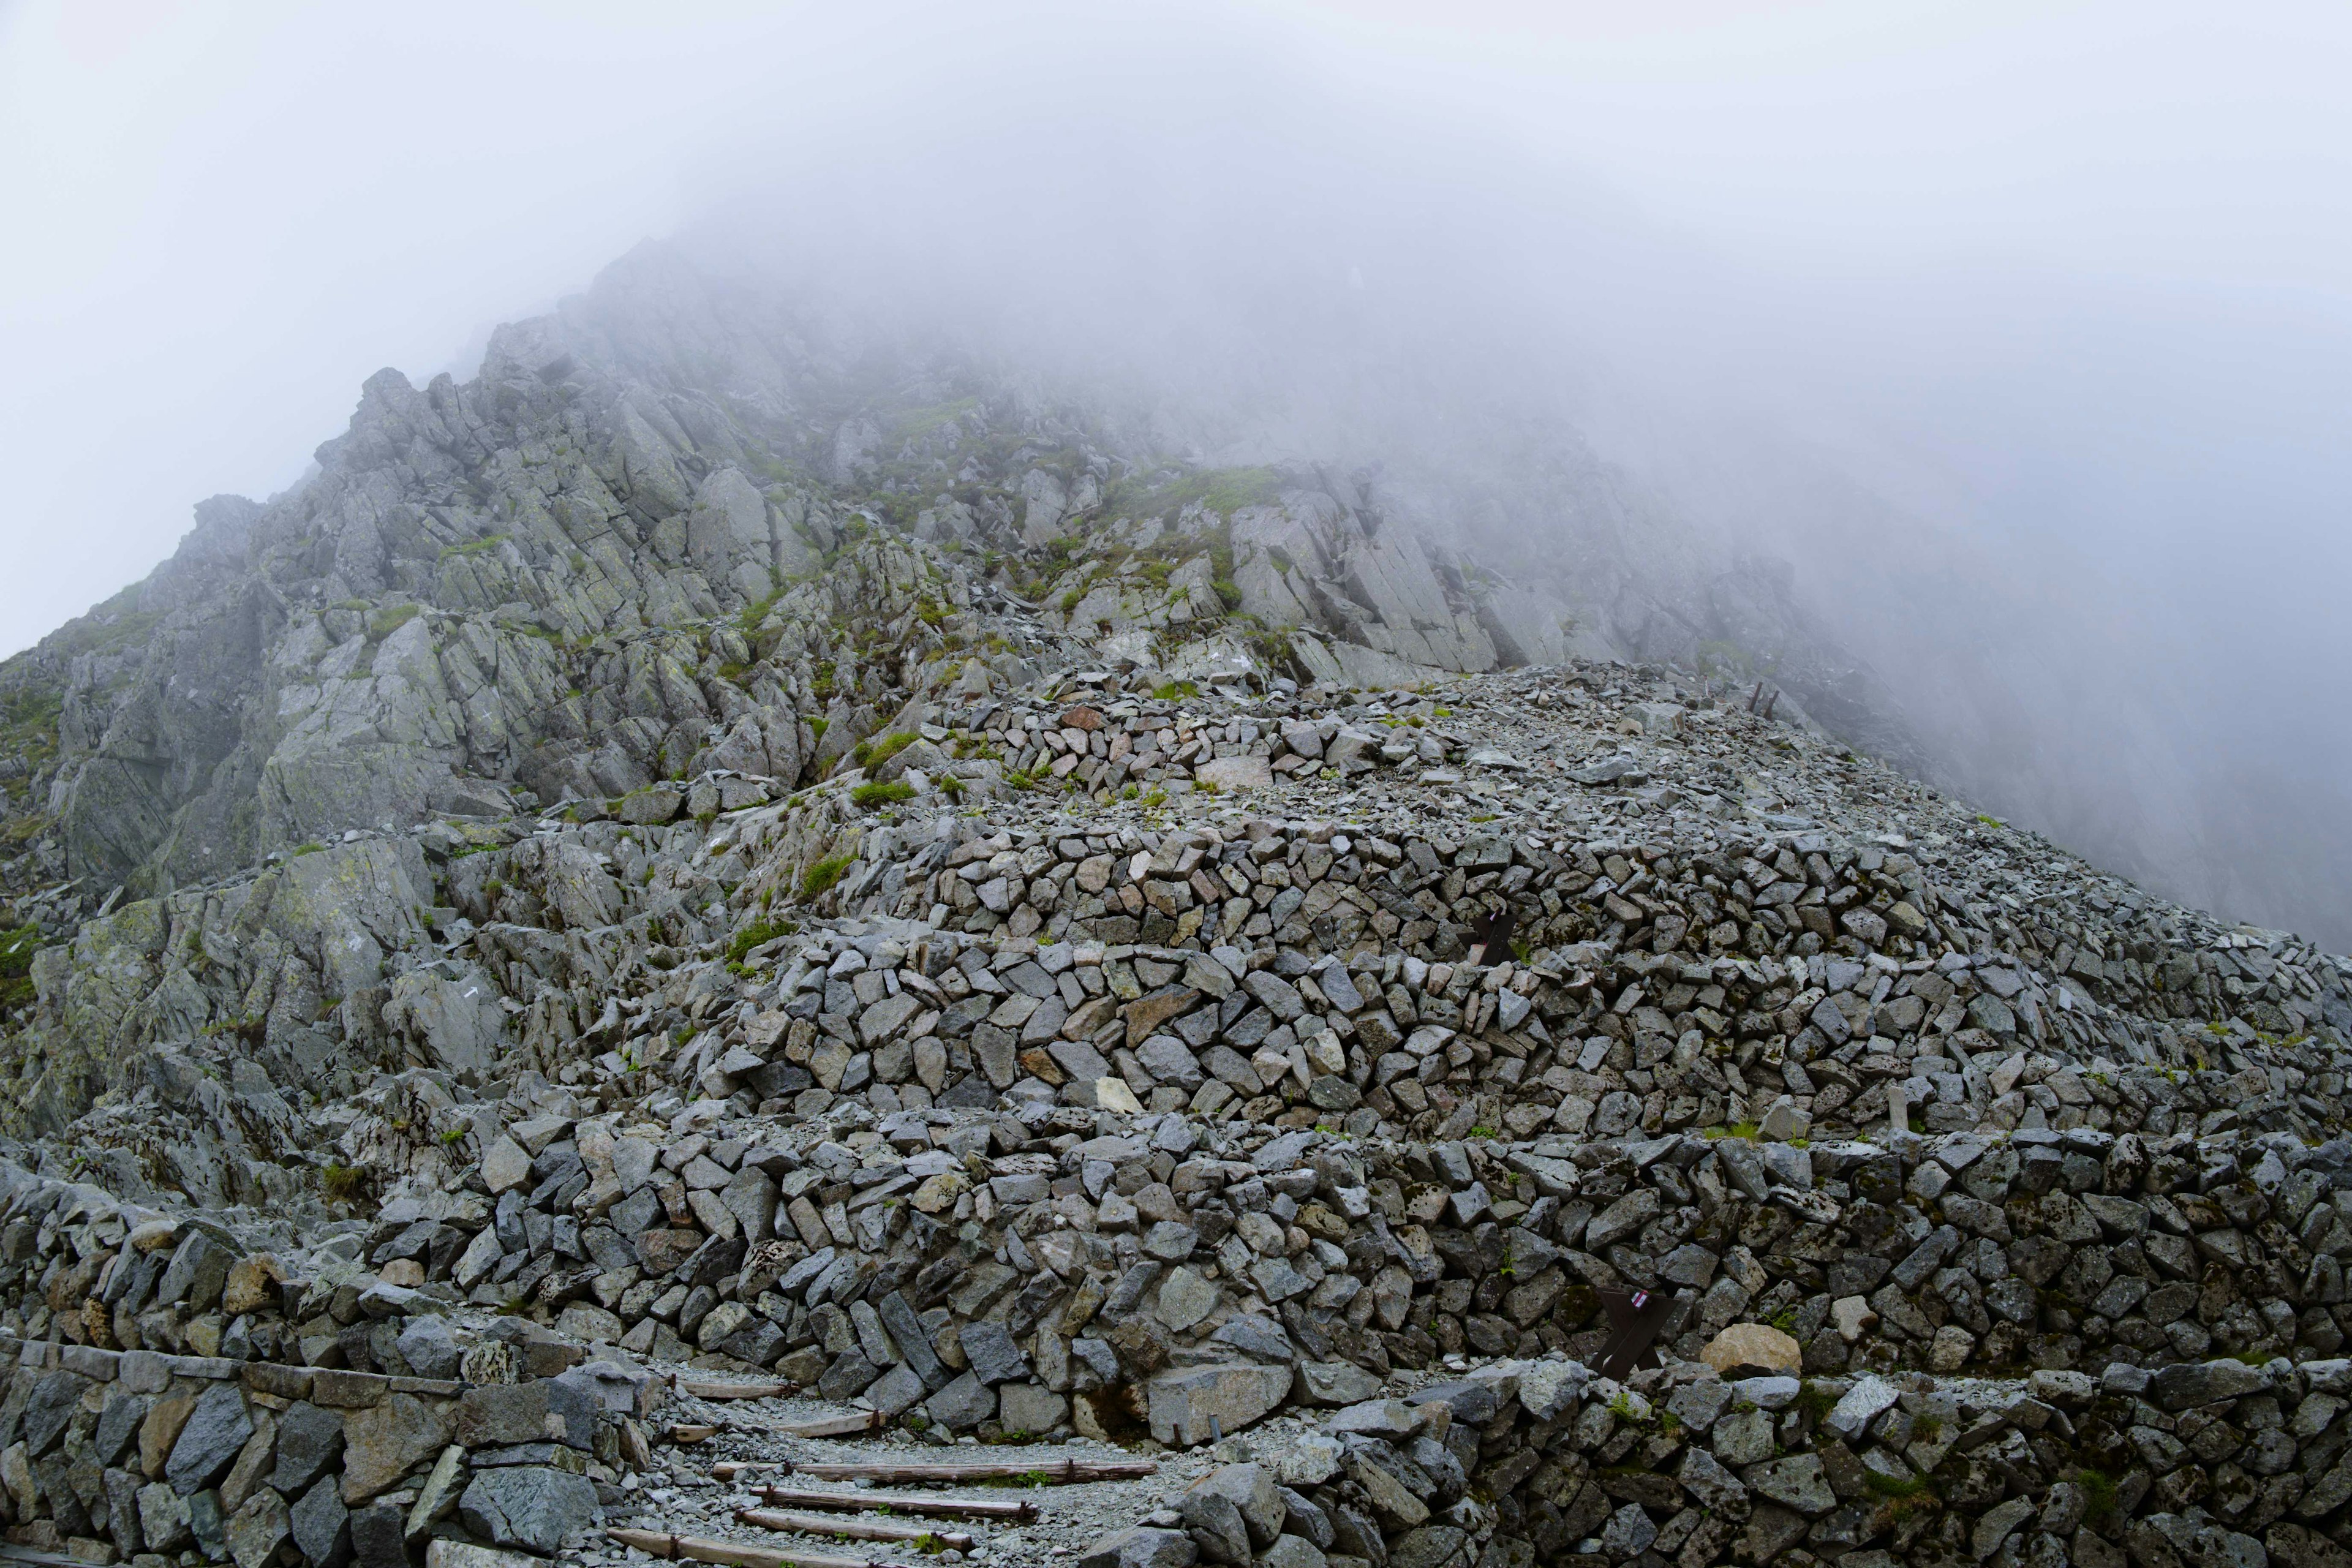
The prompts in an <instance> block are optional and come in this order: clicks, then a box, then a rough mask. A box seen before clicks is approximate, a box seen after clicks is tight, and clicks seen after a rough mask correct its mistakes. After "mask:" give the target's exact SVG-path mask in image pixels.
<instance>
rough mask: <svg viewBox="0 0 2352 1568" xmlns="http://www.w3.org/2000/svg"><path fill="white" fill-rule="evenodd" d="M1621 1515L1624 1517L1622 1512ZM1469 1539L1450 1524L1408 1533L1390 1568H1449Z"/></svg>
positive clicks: (1392, 1552) (1394, 1547)
mask: <svg viewBox="0 0 2352 1568" xmlns="http://www.w3.org/2000/svg"><path fill="white" fill-rule="evenodd" d="M1626 1506H1627V1507H1629V1508H1630V1507H1632V1506H1633V1505H1632V1504H1630V1503H1629V1504H1627V1505H1626ZM1619 1511H1620V1512H1621V1513H1622V1511H1623V1510H1622V1509H1621V1510H1619ZM1633 1511H1634V1512H1636V1513H1640V1512H1641V1511H1642V1510H1640V1509H1638V1508H1636V1509H1634V1510H1633ZM1612 1522H1613V1521H1612ZM1644 1522H1646V1516H1644ZM1650 1533H1651V1535H1652V1536H1653V1537H1655V1536H1656V1534H1657V1531H1656V1530H1655V1529H1653V1530H1652V1531H1650ZM1469 1538H1470V1537H1469V1532H1468V1531H1465V1530H1463V1529H1461V1528H1459V1527H1458V1526H1455V1525H1451V1524H1424V1525H1423V1526H1421V1527H1420V1528H1419V1529H1417V1530H1409V1531H1406V1532H1405V1533H1404V1534H1403V1535H1402V1536H1400V1537H1398V1539H1397V1540H1396V1541H1395V1542H1393V1543H1392V1544H1391V1546H1390V1547H1389V1568H1446V1564H1447V1563H1451V1562H1453V1561H1454V1555H1455V1554H1456V1553H1457V1552H1460V1551H1461V1550H1462V1543H1463V1542H1465V1541H1467V1540H1468V1539H1469ZM1648 1544H1649V1543H1648V1542H1643V1545H1644V1546H1646V1545H1648ZM1626 1555H1627V1558H1631V1557H1632V1556H1633V1555H1634V1554H1633V1553H1630V1552H1629V1553H1627V1554H1626ZM1622 1560H1623V1559H1621V1561H1622Z"/></svg>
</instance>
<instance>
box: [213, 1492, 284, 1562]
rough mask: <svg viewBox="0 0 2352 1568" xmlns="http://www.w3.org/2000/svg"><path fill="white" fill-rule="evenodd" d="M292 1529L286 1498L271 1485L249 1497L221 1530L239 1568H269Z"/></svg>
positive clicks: (230, 1553) (230, 1516) (229, 1552)
mask: <svg viewBox="0 0 2352 1568" xmlns="http://www.w3.org/2000/svg"><path fill="white" fill-rule="evenodd" d="M288 1533H289V1530H288V1524H287V1518H286V1500H285V1499H284V1498H282V1497H279V1496H278V1494H277V1493H276V1492H274V1491H271V1490H270V1489H268V1487H263V1488H261V1489H259V1490H258V1491H257V1492H255V1493H254V1494H253V1495H252V1496H251V1497H249V1498H247V1499H246V1500H245V1506H244V1507H242V1508H240V1509H238V1510H236V1512H235V1513H233V1514H231V1515H229V1518H228V1522H227V1524H226V1525H225V1526H224V1527H223V1529H222V1531H221V1534H222V1538H223V1539H224V1540H225V1541H226V1542H227V1545H228V1554H229V1555H230V1556H231V1557H233V1558H235V1559H236V1568H269V1564H271V1563H275V1562H276V1561H277V1559H278V1548H279V1547H280V1546H283V1545H284V1544H285V1543H286V1540H287V1536H288Z"/></svg>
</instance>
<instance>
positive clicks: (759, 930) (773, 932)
mask: <svg viewBox="0 0 2352 1568" xmlns="http://www.w3.org/2000/svg"><path fill="white" fill-rule="evenodd" d="M800 929H801V928H800V927H799V925H798V924H796V923H795V922H793V921H770V920H758V921H752V922H751V924H750V925H747V926H745V927H744V928H743V929H742V930H741V931H737V932H736V933H735V935H734V937H733V939H732V940H731V941H730V942H728V944H727V962H729V963H742V962H743V957H744V955H745V954H746V953H748V952H751V950H752V949H753V948H755V947H758V946H761V944H763V943H766V942H773V941H775V940H776V939H777V938H778V937H780V936H790V935H791V934H792V933H793V932H794V931H798V930H800Z"/></svg>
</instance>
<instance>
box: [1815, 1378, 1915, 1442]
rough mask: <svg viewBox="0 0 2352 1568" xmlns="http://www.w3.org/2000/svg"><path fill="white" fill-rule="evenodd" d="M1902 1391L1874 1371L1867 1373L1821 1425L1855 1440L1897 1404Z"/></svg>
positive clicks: (1844, 1395)
mask: <svg viewBox="0 0 2352 1568" xmlns="http://www.w3.org/2000/svg"><path fill="white" fill-rule="evenodd" d="M1899 1392H1900V1391H1899V1390H1897V1389H1896V1388H1895V1385H1894V1384H1891V1383H1889V1382H1887V1381H1886V1380H1885V1378H1883V1377H1880V1376H1877V1375H1876V1374H1875V1373H1873V1374H1870V1375H1867V1376H1865V1377H1864V1378H1862V1379H1861V1381H1859V1382H1857V1383H1856V1384H1854V1385H1853V1387H1852V1388H1849V1389H1847V1390H1846V1391H1845V1393H1844V1394H1842V1395H1841V1396H1840V1397H1839V1399H1838V1402H1837V1404H1836V1405H1833V1406H1832V1408H1831V1410H1830V1413H1829V1414H1828V1415H1824V1416H1823V1417H1822V1426H1826V1427H1828V1428H1829V1429H1830V1430H1831V1431H1832V1432H1834V1433H1836V1434H1837V1435H1838V1436H1841V1437H1843V1438H1845V1439H1846V1440H1847V1441H1848V1442H1852V1441H1853V1440H1855V1439H1857V1438H1859V1437H1860V1436H1862V1435H1863V1433H1864V1432H1865V1431H1867V1430H1869V1428H1870V1424H1871V1423H1872V1422H1874V1421H1875V1420H1877V1419H1878V1418H1879V1416H1881V1415H1884V1414H1885V1412H1886V1411H1887V1410H1888V1409H1889V1408H1890V1407H1891V1406H1892V1405H1894V1404H1895V1399H1896V1398H1897V1397H1898V1396H1899Z"/></svg>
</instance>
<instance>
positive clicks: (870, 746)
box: [849, 731, 922, 768]
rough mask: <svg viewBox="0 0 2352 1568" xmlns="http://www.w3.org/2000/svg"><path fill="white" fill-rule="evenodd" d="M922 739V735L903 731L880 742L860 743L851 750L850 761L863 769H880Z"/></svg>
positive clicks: (887, 736) (886, 736)
mask: <svg viewBox="0 0 2352 1568" xmlns="http://www.w3.org/2000/svg"><path fill="white" fill-rule="evenodd" d="M921 739H922V737H921V736H920V735H910V734H908V733H906V732H905V731H900V732H899V733H898V734H895V735H885V736H883V737H882V738H881V739H880V740H878V741H872V740H868V741H860V742H857V744H856V745H855V746H852V747H851V748H850V749H849V760H850V761H851V762H853V763H856V764H857V765H858V766H859V767H861V768H878V767H880V766H881V765H882V764H883V763H887V762H888V761H889V760H890V759H891V758H893V757H895V756H897V755H898V753H899V752H903V751H905V750H906V749H907V748H908V747H909V746H911V745H913V744H914V743H915V742H918V741H919V740H921Z"/></svg>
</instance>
